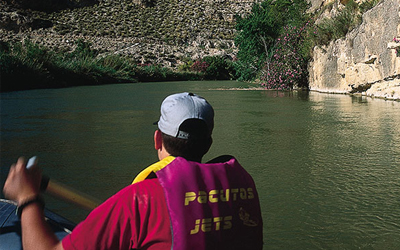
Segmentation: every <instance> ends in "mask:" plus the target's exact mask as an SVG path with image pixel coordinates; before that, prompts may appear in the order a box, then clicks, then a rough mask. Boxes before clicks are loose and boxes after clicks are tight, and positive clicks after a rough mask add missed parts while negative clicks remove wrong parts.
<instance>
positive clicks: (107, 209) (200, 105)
mask: <svg viewBox="0 0 400 250" xmlns="http://www.w3.org/2000/svg"><path fill="white" fill-rule="evenodd" d="M157 124H158V130H156V131H155V133H154V146H155V149H156V150H157V152H158V158H159V160H160V161H159V162H157V163H155V164H153V165H151V166H149V167H148V168H146V169H145V170H143V171H142V172H141V173H140V174H139V175H138V176H137V177H136V178H135V179H134V181H133V184H132V185H129V186H128V187H126V188H124V189H122V190H121V191H119V192H118V193H117V194H115V195H114V196H112V197H110V198H109V199H108V200H107V201H105V202H104V203H103V204H101V205H100V206H99V207H97V208H96V209H95V210H93V211H92V212H91V213H90V214H89V216H88V217H87V218H86V219H85V220H84V221H83V222H81V223H80V224H79V225H78V226H77V227H76V228H75V229H74V230H73V232H72V233H71V234H70V235H68V236H66V237H65V238H64V239H63V240H62V242H59V241H58V239H57V238H56V237H55V235H54V234H53V232H51V230H50V229H49V227H48V225H47V223H46V222H45V220H44V215H43V206H42V202H41V199H40V198H39V197H40V194H39V192H40V191H39V186H40V179H41V175H40V170H39V169H38V167H36V166H35V167H33V168H31V169H28V170H27V169H26V168H25V161H24V159H23V158H20V159H18V161H17V163H16V164H15V165H13V166H12V167H11V169H10V173H9V176H8V178H7V180H6V183H5V186H4V190H3V191H4V194H5V195H6V197H7V198H9V199H12V200H14V201H16V202H17V204H18V206H19V210H20V216H21V227H22V244H23V247H24V249H28V250H29V249H65V250H69V249H171V248H172V249H262V218H261V210H260V205H259V199H258V194H257V190H256V188H255V185H254V181H253V179H252V178H251V176H250V175H249V174H248V173H247V172H246V171H245V170H244V169H243V168H242V167H241V166H240V164H239V163H238V162H237V161H236V159H235V158H233V157H230V156H223V157H219V158H217V159H214V160H212V161H211V162H208V163H201V160H202V157H203V155H204V154H205V153H207V151H208V149H209V148H210V146H211V144H212V138H211V134H212V130H213V127H214V110H213V108H212V107H211V105H210V104H209V103H208V102H207V101H206V100H205V99H204V98H202V97H200V96H198V95H195V94H192V93H179V94H174V95H171V96H168V97H167V98H166V99H165V100H164V101H163V103H162V105H161V116H160V119H159V121H158V123H157Z"/></svg>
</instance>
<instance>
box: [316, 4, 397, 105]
mask: <svg viewBox="0 0 400 250" xmlns="http://www.w3.org/2000/svg"><path fill="white" fill-rule="evenodd" d="M399 11H400V0H383V1H381V2H380V3H379V4H378V5H377V6H375V7H374V8H372V9H371V10H369V11H367V12H366V13H364V14H363V15H362V23H361V25H360V26H359V27H357V28H355V29H354V30H352V31H351V32H350V33H348V34H347V35H346V37H345V38H343V39H339V40H336V41H333V42H331V43H330V44H329V45H327V46H322V47H315V48H314V51H313V61H312V62H311V63H310V65H309V73H310V74H309V83H310V89H311V90H314V91H321V92H330V93H358V94H362V95H366V96H371V97H381V98H386V99H395V100H400V54H398V53H397V52H396V50H399V51H400V43H399V42H396V41H395V40H394V38H395V39H399V38H400V12H399ZM396 48H397V49H396Z"/></svg>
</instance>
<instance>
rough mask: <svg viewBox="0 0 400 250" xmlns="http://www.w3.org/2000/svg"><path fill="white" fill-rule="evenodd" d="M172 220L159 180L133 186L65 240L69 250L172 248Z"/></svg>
mask: <svg viewBox="0 0 400 250" xmlns="http://www.w3.org/2000/svg"><path fill="white" fill-rule="evenodd" d="M171 241H172V237H171V226H170V219H169V214H168V209H167V204H166V201H165V196H164V192H163V189H162V187H161V186H160V183H159V181H158V179H148V180H144V181H141V182H139V183H136V184H132V185H130V186H128V187H126V188H124V189H122V190H121V191H119V192H118V193H117V194H115V195H114V196H112V197H111V198H109V199H108V200H107V201H105V202H104V203H103V204H102V205H100V206H99V207H97V208H96V209H95V210H93V211H92V212H91V213H90V214H89V216H88V217H87V218H86V219H85V220H84V221H83V222H81V223H80V224H78V225H77V226H76V228H75V229H74V230H73V231H72V233H71V234H70V235H68V236H66V237H65V238H64V239H63V241H62V244H63V247H64V249H65V250H69V249H75V250H78V249H79V250H80V249H96V250H101V249H171V244H172V242H171Z"/></svg>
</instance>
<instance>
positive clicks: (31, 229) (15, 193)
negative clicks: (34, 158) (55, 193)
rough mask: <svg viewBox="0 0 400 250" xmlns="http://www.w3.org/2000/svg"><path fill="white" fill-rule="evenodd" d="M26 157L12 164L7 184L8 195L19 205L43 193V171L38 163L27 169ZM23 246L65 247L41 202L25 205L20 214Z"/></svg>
mask: <svg viewBox="0 0 400 250" xmlns="http://www.w3.org/2000/svg"><path fill="white" fill-rule="evenodd" d="M25 166H26V163H25V160H24V159H23V158H19V159H18V161H17V163H16V164H14V165H12V166H11V168H10V172H9V174H8V177H7V180H6V183H5V184H4V189H3V193H4V195H5V197H6V198H8V199H10V200H14V201H16V202H17V204H18V206H20V205H22V204H24V203H27V202H28V201H30V200H32V199H34V197H37V196H38V195H39V194H40V180H41V172H40V169H39V168H37V167H36V166H34V167H32V168H31V169H26V167H25ZM21 228H22V246H23V249H25V250H30V249H43V250H50V249H52V250H56V249H57V250H62V249H63V247H62V244H61V242H60V241H59V240H58V239H57V237H56V236H55V234H54V233H53V231H52V230H51V229H50V226H49V225H48V224H47V222H46V221H45V219H44V212H43V207H42V206H41V204H40V203H38V202H33V203H30V204H28V205H27V206H25V207H24V208H23V210H22V213H21Z"/></svg>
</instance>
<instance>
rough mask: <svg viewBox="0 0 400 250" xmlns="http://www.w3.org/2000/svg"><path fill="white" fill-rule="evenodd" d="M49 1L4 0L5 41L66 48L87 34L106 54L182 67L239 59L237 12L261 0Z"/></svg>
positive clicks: (0, 18)
mask: <svg viewBox="0 0 400 250" xmlns="http://www.w3.org/2000/svg"><path fill="white" fill-rule="evenodd" d="M49 1H50V2H52V0H36V1H34V2H35V3H34V4H33V1H30V0H0V41H23V40H24V39H27V38H28V39H30V40H32V41H33V42H35V43H38V44H41V45H45V46H47V47H50V48H53V49H54V48H55V49H62V50H64V51H65V50H73V49H74V46H75V41H77V40H78V39H83V40H85V41H87V42H90V43H91V44H92V47H93V48H94V49H97V50H99V51H100V52H101V54H121V55H126V56H129V57H131V58H132V59H134V60H135V61H137V62H138V63H151V64H158V65H162V66H166V67H177V66H178V65H180V64H182V62H184V61H187V60H196V59H199V58H203V57H205V56H216V55H219V56H224V57H227V58H233V57H234V56H235V54H236V52H237V48H236V47H235V45H234V42H233V39H234V35H235V32H236V29H235V18H234V16H235V15H246V14H247V13H249V12H250V11H251V7H252V4H253V3H254V2H257V1H259V0H205V1H196V0H184V1H181V0H163V1H156V0H120V1H115V0H58V2H60V3H61V5H60V6H61V7H59V6H58V5H57V6H49V5H48V2H49ZM38 3H41V4H39V5H38ZM34 7H35V8H34ZM56 7H57V8H56Z"/></svg>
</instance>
